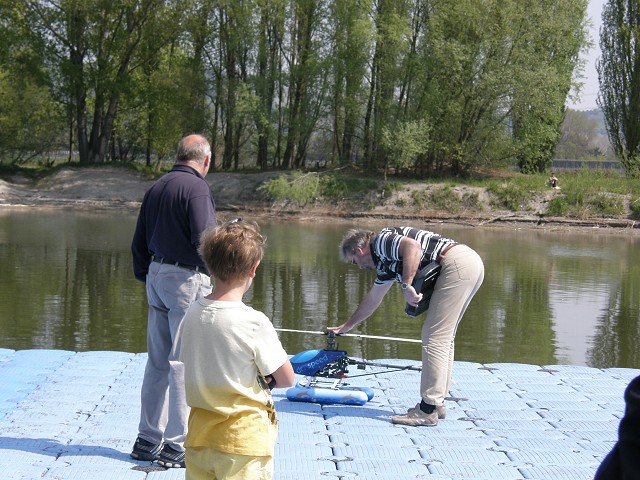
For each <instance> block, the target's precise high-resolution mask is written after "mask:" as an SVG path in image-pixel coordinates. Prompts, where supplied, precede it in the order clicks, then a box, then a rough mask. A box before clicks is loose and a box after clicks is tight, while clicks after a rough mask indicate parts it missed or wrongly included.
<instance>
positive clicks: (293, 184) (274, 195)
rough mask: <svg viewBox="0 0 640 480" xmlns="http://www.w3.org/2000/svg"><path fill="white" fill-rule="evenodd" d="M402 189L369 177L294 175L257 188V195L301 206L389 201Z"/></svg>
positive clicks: (281, 176) (325, 174) (313, 173)
mask: <svg viewBox="0 0 640 480" xmlns="http://www.w3.org/2000/svg"><path fill="white" fill-rule="evenodd" d="M401 186H402V184H401V183H399V182H384V181H383V180H377V179H373V178H366V177H364V178H363V177H355V176H349V175H337V174H335V173H324V172H322V173H318V172H310V173H302V172H293V173H291V174H283V175H280V176H278V177H275V178H272V179H271V180H268V181H266V182H264V183H263V184H262V185H260V187H258V191H259V192H261V193H262V195H264V196H265V198H267V199H269V200H272V201H276V202H288V203H294V204H296V205H301V206H302V205H307V204H309V203H312V202H314V201H316V200H318V199H320V198H324V199H331V200H345V199H349V198H363V197H364V198H366V197H367V196H369V195H370V194H375V195H378V196H383V197H389V196H390V195H391V194H392V193H393V192H394V191H395V190H397V189H399V188H401ZM369 205H370V204H369ZM369 208H370V207H369Z"/></svg>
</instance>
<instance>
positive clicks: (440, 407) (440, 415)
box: [407, 403, 447, 420]
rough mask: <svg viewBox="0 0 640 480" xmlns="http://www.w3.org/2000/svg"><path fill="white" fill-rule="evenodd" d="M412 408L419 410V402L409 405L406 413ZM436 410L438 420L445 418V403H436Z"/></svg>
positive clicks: (412, 409)
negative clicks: (413, 405) (412, 405)
mask: <svg viewBox="0 0 640 480" xmlns="http://www.w3.org/2000/svg"><path fill="white" fill-rule="evenodd" d="M414 410H420V404H419V403H416V406H415V407H411V408H410V409H409V410H407V413H411V412H412V411H414ZM436 412H438V419H439V420H444V419H445V418H447V407H446V405H445V404H444V403H443V404H442V405H438V406H437V407H436Z"/></svg>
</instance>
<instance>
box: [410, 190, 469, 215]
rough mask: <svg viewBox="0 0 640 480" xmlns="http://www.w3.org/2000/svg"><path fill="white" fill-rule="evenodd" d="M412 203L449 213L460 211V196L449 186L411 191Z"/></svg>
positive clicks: (419, 206)
mask: <svg viewBox="0 0 640 480" xmlns="http://www.w3.org/2000/svg"><path fill="white" fill-rule="evenodd" d="M411 198H412V199H413V204H414V205H415V206H416V207H417V208H425V207H427V208H429V209H430V210H442V211H445V212H450V213H457V212H459V211H460V203H461V201H460V197H459V196H458V194H457V193H456V192H454V191H453V189H452V188H451V187H449V186H444V187H440V188H435V189H433V190H425V191H423V192H417V191H413V192H411Z"/></svg>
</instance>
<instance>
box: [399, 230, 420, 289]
mask: <svg viewBox="0 0 640 480" xmlns="http://www.w3.org/2000/svg"><path fill="white" fill-rule="evenodd" d="M398 253H399V256H400V258H401V259H402V283H407V284H409V285H411V283H412V282H413V277H415V276H416V272H417V271H418V268H419V267H420V260H422V246H421V245H420V242H418V241H417V240H414V239H413V238H409V237H403V238H402V240H400V245H399V247H398Z"/></svg>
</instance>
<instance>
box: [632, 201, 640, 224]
mask: <svg viewBox="0 0 640 480" xmlns="http://www.w3.org/2000/svg"><path fill="white" fill-rule="evenodd" d="M629 207H630V208H631V216H632V217H633V218H635V219H637V220H640V197H634V198H633V199H632V200H631V203H630V205H629Z"/></svg>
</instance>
